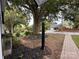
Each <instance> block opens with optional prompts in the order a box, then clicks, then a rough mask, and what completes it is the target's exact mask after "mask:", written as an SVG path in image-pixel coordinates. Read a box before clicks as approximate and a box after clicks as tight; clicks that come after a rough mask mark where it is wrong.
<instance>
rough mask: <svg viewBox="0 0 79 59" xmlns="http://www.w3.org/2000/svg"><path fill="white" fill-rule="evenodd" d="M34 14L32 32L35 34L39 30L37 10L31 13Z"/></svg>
mask: <svg viewBox="0 0 79 59" xmlns="http://www.w3.org/2000/svg"><path fill="white" fill-rule="evenodd" d="M33 16H34V25H33V34H35V35H37V34H39V31H40V18H39V13H38V10H37V11H36V12H34V13H33Z"/></svg>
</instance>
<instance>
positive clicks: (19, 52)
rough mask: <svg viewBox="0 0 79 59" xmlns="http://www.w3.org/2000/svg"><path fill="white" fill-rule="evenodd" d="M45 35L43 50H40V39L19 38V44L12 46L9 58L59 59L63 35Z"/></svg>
mask: <svg viewBox="0 0 79 59" xmlns="http://www.w3.org/2000/svg"><path fill="white" fill-rule="evenodd" d="M46 35H47V37H46V43H45V49H44V50H41V39H37V38H35V39H33V40H31V39H29V38H27V37H25V38H23V39H21V45H20V46H18V47H17V48H13V53H12V55H11V58H10V59H60V55H61V51H62V45H63V39H64V35H58V34H46ZM5 59H6V58H5Z"/></svg>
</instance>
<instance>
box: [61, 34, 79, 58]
mask: <svg viewBox="0 0 79 59" xmlns="http://www.w3.org/2000/svg"><path fill="white" fill-rule="evenodd" d="M78 52H79V50H78V48H77V46H76V45H75V43H74V41H73V40H72V38H71V35H70V34H66V35H65V40H64V43H63V49H62V53H61V57H60V59H79V53H78Z"/></svg>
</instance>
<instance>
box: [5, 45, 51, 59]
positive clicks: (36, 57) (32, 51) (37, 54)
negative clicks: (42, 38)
mask: <svg viewBox="0 0 79 59" xmlns="http://www.w3.org/2000/svg"><path fill="white" fill-rule="evenodd" d="M48 55H52V52H51V50H50V49H49V48H48V47H47V46H45V49H44V50H41V48H40V47H36V48H28V47H25V46H23V45H21V46H20V47H17V49H13V52H12V55H11V56H10V58H5V59H45V58H44V56H48Z"/></svg>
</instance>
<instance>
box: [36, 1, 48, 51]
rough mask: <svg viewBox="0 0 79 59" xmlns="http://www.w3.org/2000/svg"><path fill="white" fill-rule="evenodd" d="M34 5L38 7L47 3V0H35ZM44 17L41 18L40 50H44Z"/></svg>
mask: <svg viewBox="0 0 79 59" xmlns="http://www.w3.org/2000/svg"><path fill="white" fill-rule="evenodd" d="M35 2H36V4H37V5H38V6H39V7H40V6H41V5H42V4H44V3H45V2H47V0H35ZM44 20H45V16H42V42H41V45H42V46H41V49H42V50H44V47H45V23H44Z"/></svg>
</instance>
